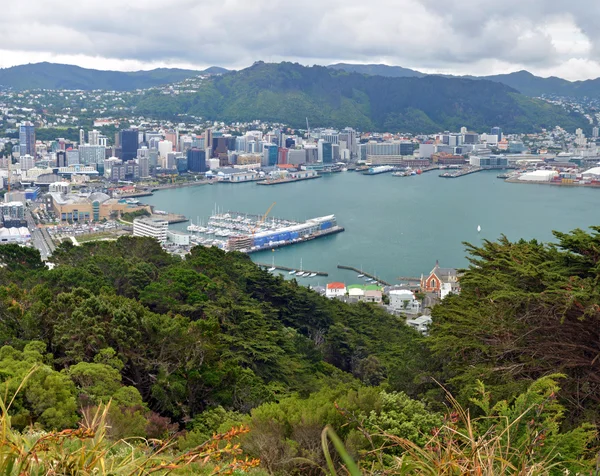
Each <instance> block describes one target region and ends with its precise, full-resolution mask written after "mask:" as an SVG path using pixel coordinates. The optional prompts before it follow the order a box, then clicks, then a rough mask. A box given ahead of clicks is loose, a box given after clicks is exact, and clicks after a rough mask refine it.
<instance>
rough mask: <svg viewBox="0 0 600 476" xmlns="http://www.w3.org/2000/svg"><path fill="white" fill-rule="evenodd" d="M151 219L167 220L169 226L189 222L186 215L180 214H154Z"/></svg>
mask: <svg viewBox="0 0 600 476" xmlns="http://www.w3.org/2000/svg"><path fill="white" fill-rule="evenodd" d="M151 217H152V218H156V219H158V220H167V222H169V225H173V224H175V223H185V222H187V221H189V219H188V218H187V217H186V216H185V215H180V214H179V213H165V214H163V213H153V214H152V215H151Z"/></svg>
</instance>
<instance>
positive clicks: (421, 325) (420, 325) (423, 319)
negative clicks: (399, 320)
mask: <svg viewBox="0 0 600 476" xmlns="http://www.w3.org/2000/svg"><path fill="white" fill-rule="evenodd" d="M406 324H407V325H408V326H410V327H412V328H413V329H415V330H417V331H419V332H420V333H421V334H425V335H427V332H428V331H429V326H430V325H431V316H419V317H416V318H415V319H409V320H408V321H406Z"/></svg>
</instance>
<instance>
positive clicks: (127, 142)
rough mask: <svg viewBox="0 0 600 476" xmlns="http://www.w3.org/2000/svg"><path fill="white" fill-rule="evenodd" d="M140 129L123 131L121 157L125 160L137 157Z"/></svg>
mask: <svg viewBox="0 0 600 476" xmlns="http://www.w3.org/2000/svg"><path fill="white" fill-rule="evenodd" d="M138 137H139V136H138V131H136V130H132V129H127V130H124V131H121V158H122V159H123V162H127V161H129V160H133V159H135V157H136V155H137V150H138V145H139V143H138Z"/></svg>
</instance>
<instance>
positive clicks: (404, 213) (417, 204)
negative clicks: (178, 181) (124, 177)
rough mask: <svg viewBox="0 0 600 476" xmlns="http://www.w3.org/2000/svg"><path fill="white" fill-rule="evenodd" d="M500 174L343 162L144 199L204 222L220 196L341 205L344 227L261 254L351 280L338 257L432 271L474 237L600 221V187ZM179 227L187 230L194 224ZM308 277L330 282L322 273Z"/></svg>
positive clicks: (291, 205) (330, 208) (296, 215)
mask: <svg viewBox="0 0 600 476" xmlns="http://www.w3.org/2000/svg"><path fill="white" fill-rule="evenodd" d="M497 175H498V172H497V171H482V172H479V173H476V174H471V175H466V176H463V177H461V178H459V179H456V180H443V179H441V178H440V177H438V176H437V174H423V175H420V176H417V177H413V178H412V179H411V180H399V179H398V178H397V177H392V176H391V174H381V175H378V176H375V177H369V176H364V175H362V174H360V173H355V172H342V173H339V174H330V175H327V176H323V178H322V179H321V180H306V181H301V182H296V183H291V184H287V185H286V186H285V187H259V186H256V185H255V184H254V183H247V184H238V185H236V186H235V187H231V186H227V185H225V184H223V185H221V184H216V185H214V186H211V187H185V188H177V189H170V190H163V191H160V192H156V193H155V195H154V196H152V197H146V198H144V199H143V200H142V201H143V202H144V203H148V204H150V205H154V206H155V207H156V208H158V209H160V210H168V211H169V212H173V213H181V214H184V215H186V216H187V217H188V218H190V219H191V220H193V221H194V223H196V221H197V219H198V218H199V219H200V220H204V221H205V222H206V221H207V219H208V217H209V216H210V215H211V214H212V212H213V210H214V209H215V205H217V206H218V207H219V208H220V209H222V210H239V211H240V212H247V213H254V214H262V213H264V212H265V211H266V210H267V209H268V208H269V206H270V205H271V204H272V203H273V202H276V203H277V204H276V205H275V207H274V208H273V210H272V212H271V213H272V214H273V215H275V216H278V217H284V218H288V219H292V220H296V221H304V220H306V219H309V218H313V217H316V216H324V215H329V214H335V215H336V218H337V222H338V224H339V225H340V226H343V227H344V228H345V230H346V231H345V232H344V233H340V234H336V235H332V236H328V237H324V238H320V239H318V240H314V241H311V242H307V243H302V244H298V245H293V246H289V247H285V248H280V249H278V250H276V251H275V252H272V251H264V252H261V253H254V254H252V255H251V256H252V259H253V260H255V261H257V262H261V263H272V261H273V258H274V259H275V264H276V265H282V266H287V267H290V268H294V269H297V268H299V267H300V260H301V259H302V260H303V266H304V268H307V269H318V270H320V271H324V272H327V273H328V274H329V276H328V278H327V281H335V280H339V281H343V282H346V283H353V282H357V281H358V280H357V278H356V275H355V273H353V272H351V271H345V270H341V269H338V268H337V265H338V264H344V265H348V266H354V267H355V268H357V269H363V270H364V271H366V272H368V273H369V274H372V275H375V276H378V277H380V278H381V279H383V280H385V281H388V282H390V283H395V282H398V281H397V280H396V278H397V277H398V276H420V275H421V273H427V272H429V271H430V270H431V268H433V266H434V264H435V260H436V259H437V260H439V261H440V264H441V265H442V266H448V267H461V266H466V265H467V264H468V262H467V260H466V258H465V251H464V245H463V244H462V242H464V241H466V242H470V243H473V244H479V243H481V242H482V240H484V239H489V240H496V239H497V238H498V237H500V235H502V234H505V235H506V236H508V238H509V239H512V240H516V239H519V238H525V239H532V238H536V239H540V240H544V241H550V240H552V238H553V236H552V233H551V231H552V230H559V231H569V230H572V229H574V228H576V227H579V228H587V227H588V226H591V225H595V224H598V223H599V221H600V216H599V214H598V203H600V190H596V189H593V188H587V187H581V188H572V187H544V186H543V185H537V186H536V185H530V186H528V187H523V186H521V185H520V184H511V183H506V182H503V181H502V180H498V179H497V178H496V176H497ZM478 225H479V226H481V232H480V233H478V232H477V226H478ZM172 228H173V229H177V230H185V229H186V225H185V224H180V225H173V226H172ZM284 274H285V276H286V277H288V275H287V273H284ZM290 277H291V276H290ZM299 281H301V282H303V283H310V284H314V285H317V284H321V285H323V284H325V282H326V281H325V279H324V278H319V277H314V278H310V279H303V278H299Z"/></svg>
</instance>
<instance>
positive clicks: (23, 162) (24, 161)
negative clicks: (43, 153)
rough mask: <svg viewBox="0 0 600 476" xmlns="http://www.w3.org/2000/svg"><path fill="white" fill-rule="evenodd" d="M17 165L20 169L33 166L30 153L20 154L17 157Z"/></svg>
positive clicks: (33, 162) (33, 160)
mask: <svg viewBox="0 0 600 476" xmlns="http://www.w3.org/2000/svg"><path fill="white" fill-rule="evenodd" d="M19 167H20V169H21V170H29V169H32V168H34V167H35V159H34V158H33V157H32V156H31V155H22V156H21V157H20V158H19Z"/></svg>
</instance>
